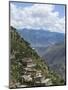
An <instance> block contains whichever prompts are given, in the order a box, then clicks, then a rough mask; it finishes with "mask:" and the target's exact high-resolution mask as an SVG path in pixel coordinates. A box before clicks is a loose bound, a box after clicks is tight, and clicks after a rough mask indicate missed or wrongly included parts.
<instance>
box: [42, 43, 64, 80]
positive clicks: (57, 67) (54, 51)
mask: <svg viewBox="0 0 68 90" xmlns="http://www.w3.org/2000/svg"><path fill="white" fill-rule="evenodd" d="M42 58H43V59H44V60H45V62H46V63H47V64H48V65H49V66H50V68H51V69H52V70H54V71H56V72H57V73H59V74H60V75H61V76H62V77H63V79H64V80H65V43H58V44H55V45H53V46H51V47H48V48H47V49H45V53H44V55H43V56H42Z"/></svg>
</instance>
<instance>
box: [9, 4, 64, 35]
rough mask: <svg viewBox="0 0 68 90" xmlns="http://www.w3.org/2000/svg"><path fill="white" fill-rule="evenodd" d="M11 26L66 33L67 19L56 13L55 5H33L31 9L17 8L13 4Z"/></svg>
mask: <svg viewBox="0 0 68 90" xmlns="http://www.w3.org/2000/svg"><path fill="white" fill-rule="evenodd" d="M10 9H11V10H10V18H11V20H10V21H11V22H10V24H11V25H12V26H14V27H16V28H18V29H23V28H29V29H36V30H37V29H43V30H49V31H52V32H62V33H64V32H65V17H60V16H59V15H60V14H59V12H58V11H55V5H48V4H33V5H32V6H30V7H21V8H19V7H17V6H16V5H15V4H12V3H11V7H10Z"/></svg>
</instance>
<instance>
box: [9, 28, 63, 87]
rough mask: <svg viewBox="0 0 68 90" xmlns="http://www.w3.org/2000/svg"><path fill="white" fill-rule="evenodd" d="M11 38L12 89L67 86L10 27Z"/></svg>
mask: <svg viewBox="0 0 68 90" xmlns="http://www.w3.org/2000/svg"><path fill="white" fill-rule="evenodd" d="M10 38H11V42H10V48H11V49H10V78H9V79H10V81H9V85H10V88H18V87H19V88H20V87H34V86H51V85H64V84H65V82H64V80H63V79H62V78H61V77H60V76H59V75H57V74H56V73H54V72H53V71H50V70H49V67H48V66H47V64H46V63H44V62H43V60H42V59H41V58H40V57H39V56H38V54H37V53H36V52H35V50H34V49H32V48H31V47H30V44H29V43H28V42H26V41H25V40H24V39H23V38H21V37H20V35H19V34H18V32H17V30H16V29H15V28H13V27H10Z"/></svg>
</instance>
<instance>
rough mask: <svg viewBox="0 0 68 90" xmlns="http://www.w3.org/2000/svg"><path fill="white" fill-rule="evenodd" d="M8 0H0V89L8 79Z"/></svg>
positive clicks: (55, 89)
mask: <svg viewBox="0 0 68 90" xmlns="http://www.w3.org/2000/svg"><path fill="white" fill-rule="evenodd" d="M8 1H9V0H0V90H7V89H8V81H9V78H8V77H9V33H8V32H9V11H8V10H9V6H8V4H9V2H8ZM13 1H15V0H13ZM16 1H30V2H45V3H57V4H58V3H60V4H61V3H62V4H67V5H68V0H16ZM67 34H68V32H67ZM67 41H68V40H67ZM67 43H68V42H67ZM67 51H68V50H67ZM67 68H68V66H67ZM67 73H68V72H67ZM67 88H68V83H67V86H57V87H56V86H54V87H40V88H25V90H27V89H28V90H42V89H43V90H45V89H46V90H60V89H61V90H66V89H67Z"/></svg>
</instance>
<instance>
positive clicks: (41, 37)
mask: <svg viewBox="0 0 68 90" xmlns="http://www.w3.org/2000/svg"><path fill="white" fill-rule="evenodd" d="M18 32H19V34H20V35H21V37H23V38H24V39H25V40H26V41H28V42H29V43H30V44H31V46H32V47H48V46H50V45H53V44H55V43H57V42H58V43H59V42H63V41H64V37H65V35H64V34H63V33H58V32H50V31H47V30H41V29H39V30H34V29H30V30H29V29H26V28H24V29H22V30H18Z"/></svg>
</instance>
